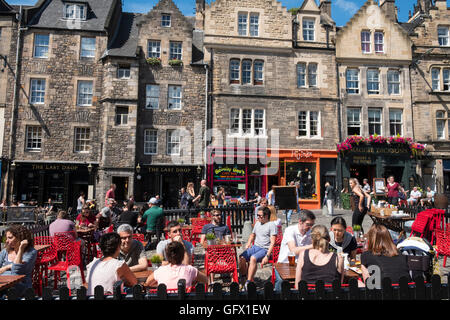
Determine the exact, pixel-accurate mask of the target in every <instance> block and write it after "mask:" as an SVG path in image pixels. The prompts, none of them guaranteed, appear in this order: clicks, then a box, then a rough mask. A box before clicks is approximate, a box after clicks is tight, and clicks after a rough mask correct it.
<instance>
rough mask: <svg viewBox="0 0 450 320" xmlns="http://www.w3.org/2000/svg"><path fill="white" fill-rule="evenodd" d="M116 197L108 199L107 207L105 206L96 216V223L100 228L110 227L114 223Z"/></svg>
mask: <svg viewBox="0 0 450 320" xmlns="http://www.w3.org/2000/svg"><path fill="white" fill-rule="evenodd" d="M114 202H115V201H114V199H108V200H107V201H106V207H104V208H103V209H102V210H101V211H100V212H99V213H98V214H97V216H96V222H95V223H96V225H97V229H98V230H103V229H106V228H108V227H109V226H110V225H111V223H112V217H113V214H114V213H113V211H112V209H113V207H114Z"/></svg>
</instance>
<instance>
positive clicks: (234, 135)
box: [227, 133, 268, 139]
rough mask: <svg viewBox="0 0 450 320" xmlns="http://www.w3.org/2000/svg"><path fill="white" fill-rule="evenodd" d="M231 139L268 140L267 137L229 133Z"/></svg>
mask: <svg viewBox="0 0 450 320" xmlns="http://www.w3.org/2000/svg"><path fill="white" fill-rule="evenodd" d="M227 137H229V138H242V139H267V138H268V136H267V135H254V134H252V135H250V134H239V133H228V134H227Z"/></svg>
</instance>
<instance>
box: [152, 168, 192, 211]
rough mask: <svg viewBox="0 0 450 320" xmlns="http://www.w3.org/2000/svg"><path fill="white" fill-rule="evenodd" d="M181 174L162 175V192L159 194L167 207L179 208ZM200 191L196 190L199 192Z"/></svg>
mask: <svg viewBox="0 0 450 320" xmlns="http://www.w3.org/2000/svg"><path fill="white" fill-rule="evenodd" d="M179 189H180V176H178V175H162V192H161V194H160V195H159V196H160V197H161V199H162V203H163V206H164V207H165V208H178V195H179V191H180V190H179ZM197 192H198V191H196V194H197Z"/></svg>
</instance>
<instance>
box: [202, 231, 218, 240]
mask: <svg viewBox="0 0 450 320" xmlns="http://www.w3.org/2000/svg"><path fill="white" fill-rule="evenodd" d="M205 238H206V240H215V239H216V235H215V234H214V233H212V232H209V233H207V234H206V236H205Z"/></svg>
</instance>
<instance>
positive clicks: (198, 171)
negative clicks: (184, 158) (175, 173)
mask: <svg viewBox="0 0 450 320" xmlns="http://www.w3.org/2000/svg"><path fill="white" fill-rule="evenodd" d="M201 173H202V168H201V167H200V165H198V166H197V175H198V176H199V177H200V174H201Z"/></svg>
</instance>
